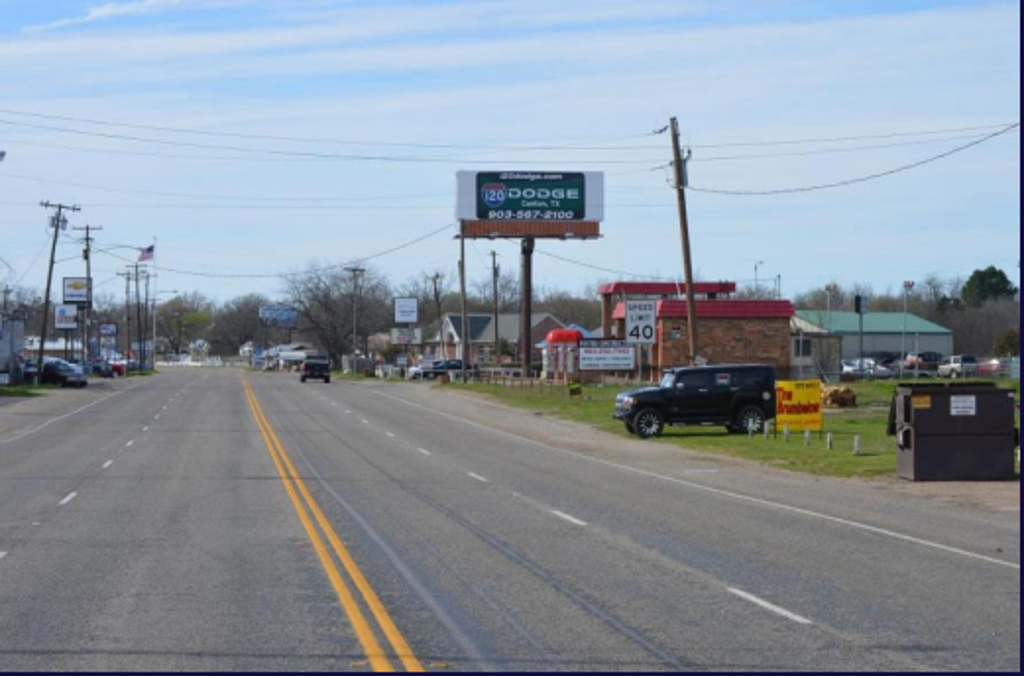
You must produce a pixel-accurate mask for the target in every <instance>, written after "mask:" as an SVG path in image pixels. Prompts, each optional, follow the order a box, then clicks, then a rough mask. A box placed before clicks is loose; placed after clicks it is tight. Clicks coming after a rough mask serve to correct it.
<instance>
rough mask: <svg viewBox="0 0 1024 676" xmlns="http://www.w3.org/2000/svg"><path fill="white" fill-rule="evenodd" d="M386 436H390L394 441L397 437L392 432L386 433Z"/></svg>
mask: <svg viewBox="0 0 1024 676" xmlns="http://www.w3.org/2000/svg"><path fill="white" fill-rule="evenodd" d="M384 434H386V435H388V436H389V437H391V438H392V439H394V438H395V435H394V433H392V432H385V433H384Z"/></svg>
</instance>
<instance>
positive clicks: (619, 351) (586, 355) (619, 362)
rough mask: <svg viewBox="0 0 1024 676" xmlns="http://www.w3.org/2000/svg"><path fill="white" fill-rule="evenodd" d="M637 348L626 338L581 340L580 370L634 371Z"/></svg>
mask: <svg viewBox="0 0 1024 676" xmlns="http://www.w3.org/2000/svg"><path fill="white" fill-rule="evenodd" d="M635 368H636V348H634V347H633V346H632V345H630V344H629V343H627V342H626V341H624V340H581V341H580V371H632V370H634V369H635Z"/></svg>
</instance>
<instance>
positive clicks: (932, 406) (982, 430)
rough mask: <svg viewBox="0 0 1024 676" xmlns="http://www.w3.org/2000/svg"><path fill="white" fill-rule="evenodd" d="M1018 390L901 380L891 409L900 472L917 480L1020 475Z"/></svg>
mask: <svg viewBox="0 0 1024 676" xmlns="http://www.w3.org/2000/svg"><path fill="white" fill-rule="evenodd" d="M1014 407H1015V405H1014V400H1013V391H1011V390H1003V389H999V388H997V387H996V386H995V384H993V383H980V384H978V383H967V384H959V383H954V384H950V385H945V384H920V383H901V384H900V385H899V386H898V387H897V388H896V394H895V396H894V397H893V401H892V407H891V409H890V413H889V429H888V432H889V434H890V435H894V436H895V437H896V447H897V462H896V466H897V472H898V474H899V476H900V477H902V478H904V479H910V480H911V481H988V480H994V479H1012V478H1013V477H1014V467H1013V463H1014V455H1015V454H1014V449H1016V447H1017V446H1018V444H1019V432H1018V430H1017V428H1016V424H1015V421H1014Z"/></svg>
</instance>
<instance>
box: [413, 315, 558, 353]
mask: <svg viewBox="0 0 1024 676" xmlns="http://www.w3.org/2000/svg"><path fill="white" fill-rule="evenodd" d="M466 319H467V320H468V323H469V339H468V346H469V351H468V355H467V359H468V360H469V361H470V362H472V363H474V364H480V363H494V362H496V361H497V347H498V341H500V342H504V343H506V344H508V345H509V346H510V347H511V348H512V349H513V351H514V352H515V354H516V356H515V357H513V360H514V361H519V357H518V355H519V353H520V352H519V315H518V314H499V315H498V326H497V328H495V326H494V315H493V314H482V313H469V314H467V315H466ZM561 328H564V325H563V324H562V322H561V321H559V320H558V319H557V318H556V317H555V316H554V315H552V314H549V313H546V312H543V313H538V314H534V315H533V317H532V322H531V325H530V345H531V349H533V357H534V363H536V364H540V362H541V350H540V348H539V347H537V345H538V343H541V342H542V341H543V340H544V339H545V337H546V336H547V335H548V332H549V331H552V330H554V329H561ZM461 345H462V315H461V314H453V313H450V314H446V315H444V317H442V318H441V330H440V331H439V332H438V333H436V334H434V335H433V336H430V337H429V338H428V337H426V336H424V344H423V358H424V359H458V358H459V356H460V354H461Z"/></svg>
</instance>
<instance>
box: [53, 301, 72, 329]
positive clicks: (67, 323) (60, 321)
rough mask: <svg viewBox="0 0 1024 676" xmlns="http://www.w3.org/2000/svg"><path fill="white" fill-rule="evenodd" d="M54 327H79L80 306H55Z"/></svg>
mask: <svg viewBox="0 0 1024 676" xmlns="http://www.w3.org/2000/svg"><path fill="white" fill-rule="evenodd" d="M53 328H55V329H58V330H61V331H71V330H74V329H77V328H78V306H77V305H57V306H54V308H53Z"/></svg>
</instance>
